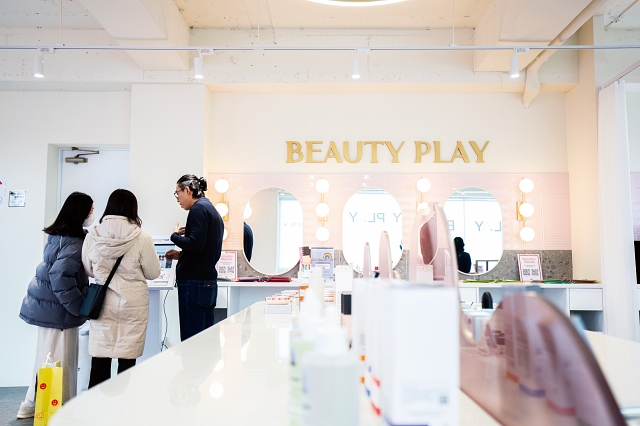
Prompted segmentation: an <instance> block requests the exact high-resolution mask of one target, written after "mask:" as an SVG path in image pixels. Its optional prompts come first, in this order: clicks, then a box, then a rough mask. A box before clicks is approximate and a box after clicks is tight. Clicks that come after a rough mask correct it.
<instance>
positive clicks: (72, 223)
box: [43, 192, 93, 238]
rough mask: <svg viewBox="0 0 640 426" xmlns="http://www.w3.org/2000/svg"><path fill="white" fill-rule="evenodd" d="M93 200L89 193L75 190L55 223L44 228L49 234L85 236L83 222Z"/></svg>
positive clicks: (65, 202)
mask: <svg viewBox="0 0 640 426" xmlns="http://www.w3.org/2000/svg"><path fill="white" fill-rule="evenodd" d="M91 206H93V200H92V199H91V197H89V196H88V195H87V194H84V193H82V192H74V193H72V194H71V195H69V196H68V197H67V199H66V200H64V204H63V205H62V208H61V209H60V213H58V217H56V220H55V221H53V223H52V224H51V225H49V226H47V227H46V228H44V229H43V231H44V232H46V233H47V234H49V235H60V236H63V237H64V236H68V237H75V238H84V235H85V232H84V229H82V223H83V222H84V220H85V219H86V218H87V216H89V213H90V212H91Z"/></svg>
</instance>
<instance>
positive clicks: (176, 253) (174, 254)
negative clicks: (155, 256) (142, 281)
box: [164, 249, 180, 260]
mask: <svg viewBox="0 0 640 426" xmlns="http://www.w3.org/2000/svg"><path fill="white" fill-rule="evenodd" d="M164 258H165V259H168V260H178V259H180V250H173V249H171V250H167V252H166V253H165V254H164Z"/></svg>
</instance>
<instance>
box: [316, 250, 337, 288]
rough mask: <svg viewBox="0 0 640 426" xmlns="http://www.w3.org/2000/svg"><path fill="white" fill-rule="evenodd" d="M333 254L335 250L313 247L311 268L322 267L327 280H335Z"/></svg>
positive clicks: (323, 276)
mask: <svg viewBox="0 0 640 426" xmlns="http://www.w3.org/2000/svg"><path fill="white" fill-rule="evenodd" d="M333 254H334V253H333V248H328V247H311V266H312V267H313V266H320V267H321V268H322V278H324V279H325V280H332V279H333V265H334V259H333Z"/></svg>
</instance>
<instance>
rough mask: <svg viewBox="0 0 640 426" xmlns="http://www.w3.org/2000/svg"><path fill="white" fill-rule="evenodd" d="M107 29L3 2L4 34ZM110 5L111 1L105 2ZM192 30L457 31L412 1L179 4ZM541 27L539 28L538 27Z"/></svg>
mask: <svg viewBox="0 0 640 426" xmlns="http://www.w3.org/2000/svg"><path fill="white" fill-rule="evenodd" d="M60 1H62V26H63V29H101V28H102V27H101V25H100V23H99V22H98V21H97V20H96V19H95V18H94V17H93V16H92V15H91V14H90V13H89V12H88V11H87V10H86V9H85V8H84V7H83V6H82V4H81V2H80V1H79V0H0V28H3V27H4V28H33V29H36V28H59V25H60V16H59V15H60ZM105 1H108V0H105ZM173 1H174V2H175V4H176V5H177V7H178V9H179V10H180V13H181V14H182V16H183V17H184V19H185V21H186V22H187V25H189V26H190V27H192V28H199V29H212V28H218V29H251V28H254V29H255V28H257V27H258V2H260V26H261V28H273V29H299V28H302V29H443V28H445V29H446V28H451V15H452V10H451V6H452V1H450V0H407V1H405V2H401V3H396V4H391V5H386V6H372V7H337V6H327V5H323V4H318V3H314V2H310V1H308V0H173ZM491 2H492V0H456V1H455V25H456V28H475V26H476V24H477V23H478V21H479V20H480V18H481V17H482V15H483V14H484V12H485V11H486V9H487V7H488V6H489V5H490V4H491ZM603 11H604V15H605V25H608V28H611V29H620V30H625V29H640V1H639V0H610V1H609V2H608V3H607V4H606V5H605V7H604V10H603ZM536 25H538V24H536Z"/></svg>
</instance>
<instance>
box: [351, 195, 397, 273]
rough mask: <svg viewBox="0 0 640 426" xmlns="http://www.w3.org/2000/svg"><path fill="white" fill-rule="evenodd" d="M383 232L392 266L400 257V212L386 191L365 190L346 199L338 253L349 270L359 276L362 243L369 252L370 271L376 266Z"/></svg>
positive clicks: (362, 250) (361, 261) (362, 249)
mask: <svg viewBox="0 0 640 426" xmlns="http://www.w3.org/2000/svg"><path fill="white" fill-rule="evenodd" d="M382 231H387V234H389V243H390V246H391V260H392V264H393V266H396V265H397V264H398V262H399V261H400V257H401V256H402V210H401V209H400V204H398V201H397V200H396V199H395V198H394V197H393V195H391V194H389V193H388V192H387V191H385V190H383V189H378V188H365V189H361V190H360V191H358V192H356V193H355V194H353V195H352V196H351V198H349V200H348V201H347V203H346V204H345V206H344V210H343V211H342V253H343V254H344V258H345V259H346V261H347V262H348V263H350V264H351V265H353V269H355V270H356V271H358V272H362V265H363V258H364V254H363V253H364V243H365V242H368V243H369V246H370V250H371V267H372V268H373V267H376V266H378V261H379V248H380V234H381V233H382Z"/></svg>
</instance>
